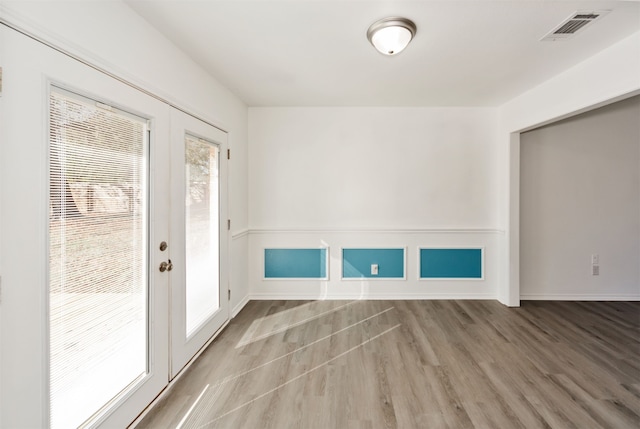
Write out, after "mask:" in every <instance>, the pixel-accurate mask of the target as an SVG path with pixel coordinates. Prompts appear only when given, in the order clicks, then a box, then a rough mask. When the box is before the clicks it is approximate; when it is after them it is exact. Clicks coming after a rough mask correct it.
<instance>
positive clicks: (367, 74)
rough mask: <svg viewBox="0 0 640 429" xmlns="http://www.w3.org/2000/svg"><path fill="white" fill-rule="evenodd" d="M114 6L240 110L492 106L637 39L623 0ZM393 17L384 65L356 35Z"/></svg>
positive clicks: (134, 1)
mask: <svg viewBox="0 0 640 429" xmlns="http://www.w3.org/2000/svg"><path fill="white" fill-rule="evenodd" d="M125 1H126V3H127V4H128V5H129V6H130V7H131V8H133V9H134V10H135V11H136V12H137V13H138V14H139V15H141V16H142V17H143V18H144V19H146V20H147V21H148V22H149V23H151V24H152V25H153V26H154V27H155V28H156V29H158V30H159V31H160V32H161V33H163V34H164V35H165V36H166V37H167V38H168V39H170V40H171V41H173V43H175V44H176V45H177V46H178V47H179V48H180V49H182V50H183V51H184V52H186V53H187V54H188V55H189V56H190V57H191V58H192V59H193V60H194V61H196V62H197V63H198V64H200V65H201V66H202V67H203V68H205V69H206V70H207V71H208V72H209V73H210V74H211V75H212V76H214V77H215V78H216V79H217V80H219V81H220V82H221V83H223V84H224V85H226V86H227V87H228V88H229V89H230V90H231V91H232V92H234V93H235V94H236V95H238V96H239V97H240V98H241V99H242V100H243V101H244V102H245V103H247V104H248V105H249V106H496V105H500V104H502V103H504V102H505V101H508V100H510V99H511V98H513V97H515V96H517V95H518V94H520V93H522V92H524V91H526V90H527V89H530V88H532V87H534V86H536V85H538V84H540V83H541V82H544V81H545V80H547V79H549V78H551V77H552V76H554V75H556V74H558V73H560V72H562V71H563V70H566V69H567V68H569V67H571V66H572V65H574V64H577V63H579V62H581V61H583V60H584V59H586V58H588V57H590V56H592V55H594V54H595V53H597V52H599V51H601V50H603V49H605V48H607V47H608V46H610V45H612V44H614V43H615V42H616V41H618V40H621V39H623V38H625V37H626V36H629V35H631V34H632V33H634V32H636V31H638V30H640V3H639V2H631V1H629V2H626V1H542V0H534V1H523V0H511V1H506V0H502V1H486V0H473V1H455V0H449V1H430V0H422V1H417V0H414V1H402V0H395V1H361V0H351V1H349V0H342V1H340V0H324V1H312V0H288V1H282V0H281V1H274V0H256V1H246V0H208V1H203V0H200V1H192V0H170V1H167V0H154V1H142V0H125ZM603 9H604V10H610V11H611V12H610V13H609V14H607V15H606V16H604V17H602V18H599V19H598V20H597V21H596V22H594V23H593V24H590V25H589V26H587V27H585V28H584V29H583V30H582V31H580V32H578V33H577V34H576V35H575V36H574V37H573V38H571V39H570V40H566V41H559V42H548V41H545V42H541V41H540V38H542V37H543V36H544V35H545V34H547V33H548V32H549V31H551V30H553V29H554V28H555V27H556V26H557V25H559V24H560V23H561V22H562V21H563V20H565V19H566V18H568V17H569V16H570V15H571V14H572V13H574V12H576V11H593V10H603ZM394 15H395V16H403V17H406V18H409V19H411V20H413V21H414V22H415V23H416V25H417V27H418V31H417V34H416V37H415V38H414V40H413V41H412V43H411V44H410V45H409V46H408V47H407V49H406V50H405V51H404V52H402V53H400V54H398V55H397V56H393V57H387V56H384V55H382V54H380V53H378V52H377V51H376V50H375V49H374V48H373V47H372V46H371V45H370V44H369V41H368V40H367V37H366V33H367V29H368V28H369V26H370V25H371V24H372V23H373V22H374V21H376V20H378V19H380V18H383V17H386V16H394Z"/></svg>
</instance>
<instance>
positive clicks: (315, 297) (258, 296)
mask: <svg viewBox="0 0 640 429" xmlns="http://www.w3.org/2000/svg"><path fill="white" fill-rule="evenodd" d="M249 299H250V300H254V301H287V300H296V301H324V300H372V301H373V300H389V301H399V300H454V299H457V300H472V299H475V300H496V299H497V298H496V296H495V295H494V294H468V293H465V294H451V293H394V294H381V293H376V294H367V295H362V294H327V295H322V294H282V293H254V294H251V295H250V298H249Z"/></svg>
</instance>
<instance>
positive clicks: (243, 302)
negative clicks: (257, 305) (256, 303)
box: [231, 295, 251, 319]
mask: <svg viewBox="0 0 640 429" xmlns="http://www.w3.org/2000/svg"><path fill="white" fill-rule="evenodd" d="M250 299H251V298H250V296H249V295H246V296H245V297H244V298H242V300H240V302H239V303H238V304H237V305H236V306H235V307H233V308H232V309H231V318H232V319H233V318H234V317H236V316H237V315H238V313H240V311H242V309H243V308H244V306H245V305H247V303H248V302H249V300H250Z"/></svg>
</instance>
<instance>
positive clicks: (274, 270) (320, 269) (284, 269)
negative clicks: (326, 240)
mask: <svg viewBox="0 0 640 429" xmlns="http://www.w3.org/2000/svg"><path fill="white" fill-rule="evenodd" d="M264 277H265V278H267V279H325V278H327V249H264Z"/></svg>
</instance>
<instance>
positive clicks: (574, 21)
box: [540, 10, 610, 41]
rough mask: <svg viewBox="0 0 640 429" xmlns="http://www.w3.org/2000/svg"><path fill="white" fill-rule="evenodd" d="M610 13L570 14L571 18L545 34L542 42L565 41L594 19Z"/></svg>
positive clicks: (603, 11) (580, 12) (604, 11)
mask: <svg viewBox="0 0 640 429" xmlns="http://www.w3.org/2000/svg"><path fill="white" fill-rule="evenodd" d="M609 12H610V11H608V10H597V11H579V12H575V13H573V14H571V16H570V17H569V18H567V19H565V20H564V21H562V22H561V23H560V25H558V26H557V27H556V28H554V29H553V30H551V31H550V32H549V33H547V34H546V35H545V36H544V37H543V38H542V39H540V40H543V41H556V40H567V39H569V38H571V37H573V35H575V34H576V33H577V32H578V31H580V30H582V29H583V28H585V27H586V26H587V25H589V24H591V23H592V22H594V21H595V20H596V19H598V18H601V17H603V16H604V15H606V14H607V13H609Z"/></svg>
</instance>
